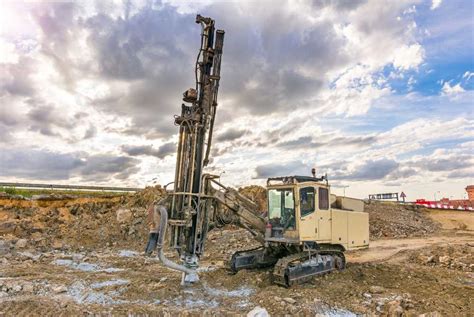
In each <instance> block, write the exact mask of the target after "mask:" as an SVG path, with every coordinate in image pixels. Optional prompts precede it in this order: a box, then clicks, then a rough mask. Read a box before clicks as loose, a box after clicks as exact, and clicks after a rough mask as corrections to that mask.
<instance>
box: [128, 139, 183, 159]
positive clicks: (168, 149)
mask: <svg viewBox="0 0 474 317" xmlns="http://www.w3.org/2000/svg"><path fill="white" fill-rule="evenodd" d="M176 148H177V147H176V143H174V142H169V143H165V144H163V145H161V146H160V147H159V148H158V149H154V148H153V146H151V145H122V151H123V152H125V153H127V154H128V155H130V156H140V155H149V156H155V157H157V158H160V159H162V158H164V157H166V156H167V155H171V154H174V153H176Z"/></svg>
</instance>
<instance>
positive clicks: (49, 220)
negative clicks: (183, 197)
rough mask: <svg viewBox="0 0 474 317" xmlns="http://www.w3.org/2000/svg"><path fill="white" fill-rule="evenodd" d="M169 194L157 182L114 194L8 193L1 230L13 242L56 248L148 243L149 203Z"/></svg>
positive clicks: (1, 200) (0, 208) (0, 201)
mask: <svg viewBox="0 0 474 317" xmlns="http://www.w3.org/2000/svg"><path fill="white" fill-rule="evenodd" d="M164 195H166V192H165V191H164V190H163V189H162V188H161V187H160V186H157V187H148V188H146V189H144V190H143V191H141V192H138V193H136V194H132V195H130V194H124V195H123V196H111V197H76V198H71V197H60V196H57V195H56V196H41V197H37V199H24V198H21V197H8V196H3V197H0V221H1V224H0V236H3V237H4V239H5V240H8V241H10V242H11V243H18V241H22V242H20V244H25V242H23V241H26V244H27V245H29V244H34V245H36V246H42V247H53V248H56V249H61V248H63V247H65V246H69V247H85V248H89V247H103V246H108V247H110V246H115V245H122V246H124V245H136V244H138V243H140V244H144V243H145V239H146V236H147V232H148V230H147V225H146V208H147V206H148V205H149V204H150V203H152V202H153V201H154V200H155V199H160V198H161V197H163V196H164ZM17 240H18V241H17Z"/></svg>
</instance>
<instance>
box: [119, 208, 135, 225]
mask: <svg viewBox="0 0 474 317" xmlns="http://www.w3.org/2000/svg"><path fill="white" fill-rule="evenodd" d="M116 216H117V222H118V223H122V224H123V223H127V222H129V221H130V219H132V212H131V211H130V209H125V208H119V209H117V212H116Z"/></svg>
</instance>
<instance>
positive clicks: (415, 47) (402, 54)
mask: <svg viewBox="0 0 474 317" xmlns="http://www.w3.org/2000/svg"><path fill="white" fill-rule="evenodd" d="M393 55H394V56H393V66H394V67H395V68H398V69H402V70H408V69H411V68H415V69H416V68H417V67H418V66H419V65H420V64H421V63H422V62H423V59H424V57H425V50H424V49H423V47H422V46H421V45H420V44H418V43H416V44H412V45H403V46H401V47H399V48H397V49H396V50H395V52H394V54H393Z"/></svg>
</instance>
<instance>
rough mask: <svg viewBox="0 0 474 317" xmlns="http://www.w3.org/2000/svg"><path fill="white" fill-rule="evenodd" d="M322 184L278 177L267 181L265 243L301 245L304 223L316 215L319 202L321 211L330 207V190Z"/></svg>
mask: <svg viewBox="0 0 474 317" xmlns="http://www.w3.org/2000/svg"><path fill="white" fill-rule="evenodd" d="M323 181H324V178H317V177H308V176H287V177H276V178H269V179H268V180H267V188H268V193H267V194H268V195H267V197H268V223H267V230H266V234H265V239H266V241H268V242H289V243H299V242H300V241H301V238H302V235H305V234H304V233H303V232H302V231H301V229H303V226H302V225H301V220H304V219H305V218H312V216H310V215H314V212H315V211H316V201H319V204H318V205H319V207H320V208H321V207H322V208H325V209H328V207H329V189H328V187H329V186H328V185H327V183H323ZM318 193H319V197H318ZM313 232H314V229H313ZM312 238H314V237H312Z"/></svg>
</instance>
